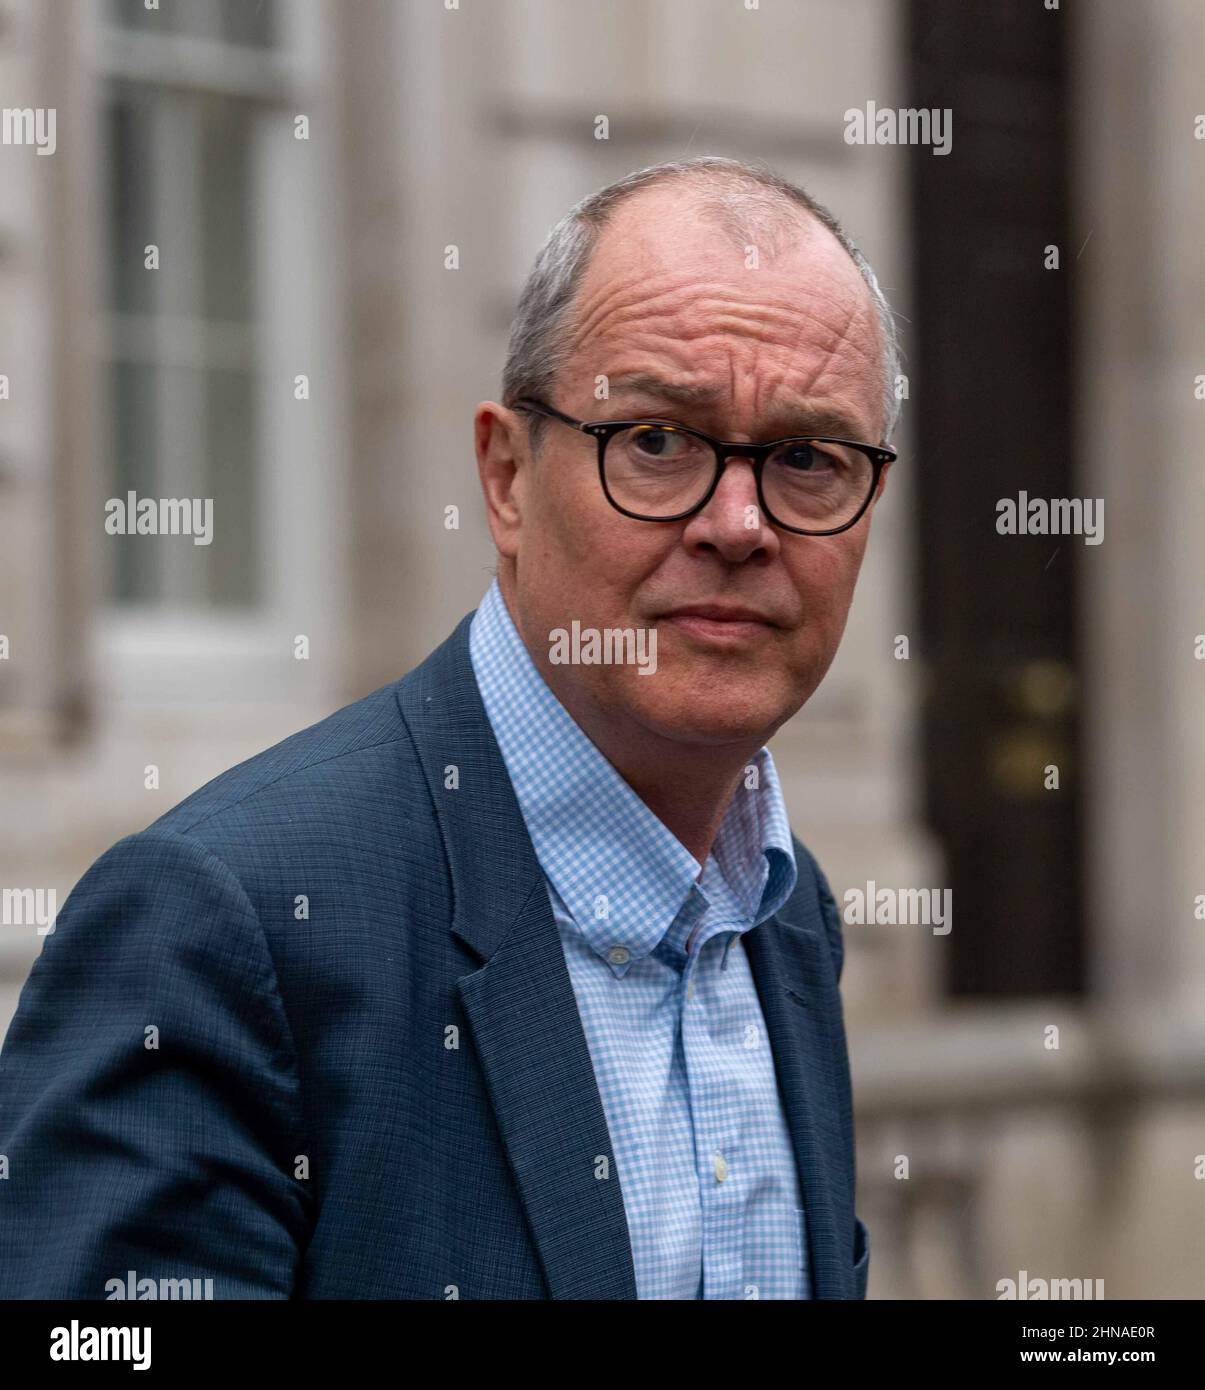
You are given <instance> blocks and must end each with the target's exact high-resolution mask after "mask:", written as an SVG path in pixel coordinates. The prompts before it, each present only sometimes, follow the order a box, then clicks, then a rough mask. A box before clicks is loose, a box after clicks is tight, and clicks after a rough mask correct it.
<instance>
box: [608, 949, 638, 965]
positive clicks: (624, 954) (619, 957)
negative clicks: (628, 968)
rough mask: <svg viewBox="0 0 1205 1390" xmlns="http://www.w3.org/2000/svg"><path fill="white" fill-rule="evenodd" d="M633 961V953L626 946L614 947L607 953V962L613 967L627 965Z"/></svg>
mask: <svg viewBox="0 0 1205 1390" xmlns="http://www.w3.org/2000/svg"><path fill="white" fill-rule="evenodd" d="M631 959H632V953H631V951H629V950H628V948H627V947H626V946H612V947H611V949H610V950H609V951H608V952H607V960H608V961H610V963H611V964H612V965H627V963H628V961H630V960H631Z"/></svg>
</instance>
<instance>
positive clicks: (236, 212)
mask: <svg viewBox="0 0 1205 1390" xmlns="http://www.w3.org/2000/svg"><path fill="white" fill-rule="evenodd" d="M251 121H252V111H251V108H250V106H249V105H248V103H246V102H241V101H228V100H222V99H220V98H216V97H215V98H210V99H208V100H206V101H204V102H203V103H202V108H201V135H200V147H201V149H200V159H201V170H200V174H201V207H202V209H203V210H204V211H203V219H204V220H203V223H202V225H201V227H200V228H199V229H198V232H199V237H200V242H201V257H202V276H203V289H202V295H203V304H202V310H201V311H202V313H203V314H204V315H205V317H206V318H207V319H229V320H235V321H240V322H241V321H244V320H250V319H251V318H252V317H253V314H252V303H251V297H252V296H251V269H250V260H251V257H250V252H251V247H250V239H249V224H250V219H251V206H250V190H249V187H248V180H247V150H248V148H249V146H250V144H251V139H252V127H251Z"/></svg>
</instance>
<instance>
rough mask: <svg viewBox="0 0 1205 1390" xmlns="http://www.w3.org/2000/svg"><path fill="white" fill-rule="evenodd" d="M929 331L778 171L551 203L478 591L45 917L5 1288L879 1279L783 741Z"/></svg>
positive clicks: (828, 948)
mask: <svg viewBox="0 0 1205 1390" xmlns="http://www.w3.org/2000/svg"><path fill="white" fill-rule="evenodd" d="M894 362H895V342H894V336H893V331H892V326H891V315H890V310H889V309H888V308H887V306H886V303H885V301H884V300H883V298H882V296H881V294H880V292H879V290H878V287H877V284H876V283H875V279H874V275H873V272H871V271H870V268H869V266H867V265H866V263H865V261H864V260H862V258H861V257H860V255H859V254H858V253H857V252H856V250H854V248H853V247H852V246H851V245H850V244H849V243H848V241H847V240H846V239H845V238H844V235H843V234H842V233H841V232H840V230H839V228H837V227H836V225H835V223H834V222H833V221H832V218H831V216H830V215H829V214H827V213H825V212H824V210H823V209H820V208H818V207H817V206H816V205H815V204H813V203H812V202H811V201H810V200H809V199H808V198H807V196H806V195H805V194H803V193H802V192H801V191H800V190H798V189H795V188H793V187H792V186H791V185H789V184H786V183H784V182H783V181H782V180H779V179H777V178H776V177H775V176H773V175H771V174H768V173H765V172H762V171H760V170H758V169H754V168H749V167H747V166H743V165H739V164H735V163H733V162H731V161H723V160H696V161H691V162H689V163H686V164H680V165H664V166H658V167H655V168H653V169H650V170H644V171H641V172H640V173H639V174H636V175H633V176H631V177H630V178H628V179H626V180H623V181H622V182H621V183H619V184H617V185H613V186H612V187H610V188H608V189H605V190H603V191H602V192H601V193H599V194H596V195H594V197H592V198H590V199H587V200H586V202H585V203H583V204H581V205H579V207H578V208H577V209H575V210H574V212H572V213H570V214H569V215H568V217H567V218H566V219H564V220H563V221H562V222H561V223H560V224H559V225H558V227H557V228H555V229H554V231H553V233H552V234H551V236H550V238H549V240H548V242H547V243H546V244H545V246H544V248H543V249H542V251H541V253H540V256H539V258H538V260H537V263H536V266H535V269H534V270H533V273H532V276H531V277H530V279H529V281H528V284H527V286H526V288H525V290H524V292H523V299H522V302H521V304H520V308H519V312H518V316H517V319H516V322H515V326H514V331H513V334H512V339H511V345H510V353H509V358H508V361H507V366H506V372H505V379H504V389H503V399H504V401H505V404H496V403H492V402H487V403H485V404H482V405H481V406H480V407H479V408H478V410H477V415H476V446H477V457H478V464H479V469H480V475H481V481H482V487H483V491H484V495H485V502H486V508H487V513H488V519H489V524H490V528H491V531H492V534H493V537H494V541H495V543H496V546H497V550H498V570H497V579H496V581H495V583H494V584H492V585H491V587H490V590H489V592H488V593H487V595H486V597H485V599H484V601H483V603H482V605H481V607H480V608H479V609H478V610H477V611H476V613H475V614H471V615H469V616H467V617H466V618H465V619H464V620H463V621H462V622H461V623H460V625H459V626H458V627H457V629H456V630H455V632H454V633H453V634H452V636H451V637H450V638H449V639H448V640H447V641H446V642H445V643H444V644H443V645H442V646H441V647H439V648H438V649H437V650H436V651H435V652H434V653H433V654H432V655H431V656H430V657H429V658H428V660H427V661H426V662H424V663H423V665H422V666H420V667H419V668H418V669H417V670H415V671H413V672H411V673H410V674H409V675H408V676H406V677H405V678H403V679H402V680H400V681H398V682H397V683H395V684H394V685H392V686H389V687H386V688H385V689H383V690H380V691H378V692H376V694H374V695H370V696H369V697H367V698H366V699H364V700H361V701H360V702H359V703H357V704H354V705H351V706H349V707H348V708H347V709H344V710H341V711H339V712H338V713H337V714H334V715H332V716H331V717H330V718H329V719H327V720H325V721H324V722H323V723H321V724H318V725H316V726H315V727H313V728H311V729H307V730H305V731H303V732H302V733H300V734H297V735H295V736H294V737H292V738H290V739H287V740H285V742H283V743H281V744H279V745H277V746H276V747H275V748H272V749H269V750H268V751H267V752H265V753H263V754H261V755H259V756H258V757H256V758H253V759H251V760H250V761H249V762H247V763H244V764H242V765H241V766H239V767H237V768H234V769H233V770H231V771H230V772H227V773H225V774H224V775H223V776H221V777H218V778H217V779H216V780H215V781H213V782H211V783H209V784H208V786H206V787H203V788H202V789H201V790H200V791H198V792H197V793H195V794H194V795H193V796H191V797H189V798H188V799H187V800H186V801H184V802H183V803H181V805H179V806H177V807H176V808H174V809H173V810H172V811H170V812H168V814H167V815H165V816H163V817H162V818H161V819H160V820H159V821H157V822H156V823H155V824H154V825H153V826H151V827H150V828H149V829H147V830H145V831H143V832H141V833H140V834H137V835H133V836H130V837H128V838H127V839H125V840H122V841H121V842H120V843H119V844H118V845H116V846H115V847H114V848H113V849H111V850H110V851H109V852H108V853H107V854H106V855H104V856H103V857H102V858H101V859H100V860H98V861H97V863H96V864H95V865H94V866H93V867H92V868H91V870H90V871H89V872H88V873H87V874H86V875H85V877H84V878H83V880H82V881H81V882H80V884H79V885H78V887H77V888H76V890H75V892H74V893H73V894H72V896H71V899H70V900H69V902H68V903H67V904H66V905H65V907H64V910H63V912H62V913H61V914H60V916H59V920H58V925H57V930H56V931H55V933H54V934H53V935H51V936H49V937H48V938H47V940H46V943H45V947H44V950H43V952H42V956H41V958H40V959H39V961H38V962H37V963H36V965H35V966H34V969H33V972H32V974H31V977H30V980H29V982H28V983H27V985H26V987H25V990H24V992H23V994H22V998H21V1004H20V1008H19V1010H18V1013H17V1016H16V1018H15V1020H14V1022H13V1024H12V1027H11V1029H10V1032H9V1036H8V1039H7V1042H6V1044H5V1048H4V1052H3V1055H2V1059H0V1061H2V1070H0V1152H3V1153H5V1154H6V1155H7V1156H8V1160H9V1178H8V1180H7V1181H6V1182H3V1183H0V1213H2V1214H0V1293H2V1294H3V1295H4V1296H6V1297H44V1296H50V1297H56V1296H76V1297H105V1296H106V1290H107V1288H110V1289H111V1288H113V1287H116V1285H115V1284H114V1283H113V1281H117V1283H118V1284H120V1286H121V1287H122V1288H125V1289H128V1288H130V1287H131V1286H132V1287H138V1286H139V1283H140V1281H142V1280H144V1279H148V1280H152V1281H157V1280H162V1279H177V1280H178V1279H196V1278H212V1279H213V1281H214V1284H213V1287H214V1295H215V1296H216V1297H218V1298H223V1297H226V1298H229V1297H240V1296H242V1297H246V1296H251V1297H287V1296H301V1297H364V1298H419V1299H448V1298H479V1299H501V1298H548V1297H551V1298H559V1299H586V1298H599V1299H630V1298H637V1297H639V1298H695V1297H703V1298H721V1299H739V1298H787V1299H793V1298H808V1297H817V1298H855V1297H857V1298H861V1297H864V1296H865V1289H866V1276H867V1267H868V1261H869V1244H868V1238H867V1233H866V1230H865V1227H864V1226H863V1225H862V1223H861V1222H860V1221H859V1220H858V1219H857V1218H856V1216H855V1213H854V1148H853V1134H852V1121H851V1105H850V1083H849V1068H848V1061H847V1057H846V1050H845V1038H844V1029H843V1022H842V1012H841V1001H840V996H839V993H838V982H839V979H840V973H841V966H842V955H843V951H842V940H841V928H840V922H839V919H838V915H837V912H836V908H835V905H834V902H833V899H832V895H831V893H830V892H829V889H828V885H827V883H826V882H825V880H824V877H823V875H822V874H821V872H820V870H819V869H818V868H817V866H816V864H815V861H814V860H813V859H812V857H811V856H810V854H809V853H808V852H807V850H805V849H804V847H803V846H802V845H801V844H800V843H799V842H798V841H797V840H795V839H794V838H793V836H792V835H791V832H790V830H789V827H788V824H787V818H786V813H785V809H784V806H783V802H782V797H781V793H780V791H779V786H778V781H777V777H776V775H775V771H774V765H773V762H772V760H771V758H770V755H769V752H768V751H767V750H766V749H765V747H764V744H765V741H766V740H767V739H768V738H769V737H770V736H771V735H772V734H773V733H774V732H775V730H777V729H778V728H779V726H780V725H781V724H782V723H783V722H784V721H785V720H786V719H788V718H789V717H790V716H791V715H792V714H794V713H795V711H796V710H798V709H799V708H800V706H801V705H803V704H804V702H805V701H806V700H807V699H808V697H809V696H810V695H811V694H812V692H813V691H814V690H815V689H816V687H817V685H818V684H819V683H820V681H821V680H822V679H823V677H824V675H825V673H826V671H827V670H828V667H829V664H830V663H831V661H832V659H833V656H834V653H835V652H836V649H837V645H838V643H839V641H840V638H841V634H842V631H843V628H844V625H845V620H846V615H847V612H848V609H849V604H850V601H851V598H852V594H853V588H854V583H855V580H856V577H857V574H858V569H859V565H860V563H861V559H862V554H863V551H864V549H865V546H866V542H867V536H868V532H869V526H870V517H871V513H872V510H873V506H874V504H875V502H876V501H877V498H878V496H879V494H880V492H881V490H882V488H883V485H884V481H885V478H886V472H887V467H888V465H889V464H890V461H891V459H892V458H893V457H894V455H893V454H892V453H891V451H890V450H889V449H887V448H886V447H885V444H884V441H885V440H886V439H887V438H888V437H889V433H890V429H891V426H892V424H893V406H892V393H891V391H890V389H889V387H890V383H891V382H892V380H893V378H894ZM598 422H602V423H598ZM583 426H584V427H583Z"/></svg>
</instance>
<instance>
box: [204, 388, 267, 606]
mask: <svg viewBox="0 0 1205 1390" xmlns="http://www.w3.org/2000/svg"><path fill="white" fill-rule="evenodd" d="M207 377H208V380H207V383H206V402H205V405H206V426H207V428H206V449H207V461H208V475H209V481H208V485H207V489H206V491H207V494H208V495H209V496H210V497H212V498H213V543H212V544H211V545H210V546H209V547H208V550H207V551H206V560H207V562H208V567H209V572H208V586H207V587H208V596H209V599H210V601H211V602H213V603H215V604H222V605H230V604H249V603H254V602H255V601H256V600H257V599H258V598H259V597H260V576H259V565H258V559H259V555H260V551H261V549H262V547H261V546H260V544H259V542H258V521H257V518H258V511H259V508H258V505H257V504H258V500H259V499H258V495H257V494H258V487H257V475H256V468H255V447H254V443H255V426H256V421H255V393H254V385H255V382H254V378H253V377H252V376H251V374H250V373H249V372H244V371H224V370H218V371H211V372H209V373H207Z"/></svg>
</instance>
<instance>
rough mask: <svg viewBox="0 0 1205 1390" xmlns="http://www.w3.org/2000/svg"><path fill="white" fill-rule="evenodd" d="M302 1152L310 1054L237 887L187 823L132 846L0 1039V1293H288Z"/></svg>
mask: <svg viewBox="0 0 1205 1390" xmlns="http://www.w3.org/2000/svg"><path fill="white" fill-rule="evenodd" d="M304 1153H305V1143H304V1138H303V1133H302V1125H301V1105H300V1083H299V1079H298V1067H297V1057H296V1052H295V1049H294V1046H293V1040H292V1037H291V1034H290V1030H289V1025H288V1021H287V1019H286V1017H285V1011H284V1007H283V1004H282V1001H281V997H280V991H279V988H278V985H277V979H276V972H275V969H274V967H273V963H272V959H271V956H270V954H269V951H268V946H267V942H266V939H265V937H264V933H263V930H262V927H261V925H260V923H259V920H258V918H257V916H256V913H255V911H254V909H253V907H252V904H251V902H250V901H249V899H248V897H247V895H246V893H245V892H244V891H243V888H242V886H241V885H240V883H239V882H238V880H237V878H236V877H235V876H234V874H233V873H232V872H231V870H230V869H229V868H228V867H227V865H226V864H225V863H224V862H223V861H222V860H221V859H219V858H218V857H217V856H216V855H214V854H212V853H211V852H210V851H209V850H208V849H206V848H205V846H203V845H202V844H200V843H199V842H198V841H196V840H195V839H193V838H192V837H189V836H186V835H181V834H177V833H175V832H172V831H166V830H158V829H154V828H152V829H150V830H146V831H143V832H141V833H140V834H138V835H133V836H130V837H128V838H127V839H124V840H122V841H120V842H119V843H118V844H116V845H114V846H113V848H112V849H110V850H109V851H108V853H106V854H105V855H103V856H102V857H101V858H100V859H98V860H97V861H96V863H95V864H94V865H93V866H92V868H91V869H89V870H88V872H87V874H85V876H84V877H83V879H81V880H80V883H79V884H78V886H77V887H76V889H75V891H74V892H73V893H72V894H71V896H70V897H69V898H68V900H67V902H66V903H65V904H64V906H63V909H62V911H61V912H60V913H59V916H58V920H57V922H56V924H55V929H54V931H53V932H51V933H50V934H48V935H47V936H46V938H45V941H44V943H43V948H42V953H41V955H40V957H39V958H38V960H37V961H36V962H35V963H34V967H33V970H32V972H31V974H30V976H29V979H28V981H27V982H26V984H25V987H24V989H23V991H22V993H21V999H20V1003H19V1005H18V1008H17V1013H16V1015H15V1017H14V1019H13V1022H12V1024H11V1026H10V1028H9V1032H8V1036H7V1039H6V1040H5V1044H4V1048H3V1052H0V1154H3V1155H5V1156H6V1157H7V1159H8V1178H7V1180H5V1181H0V1298H6V1299H21V1298H101V1299H103V1298H108V1297H115V1296H119V1295H117V1292H116V1290H115V1289H113V1288H111V1287H110V1288H107V1287H106V1286H107V1285H109V1284H110V1281H112V1280H120V1281H121V1284H122V1286H123V1288H124V1287H125V1286H126V1283H127V1277H128V1274H129V1272H131V1271H132V1272H133V1277H134V1279H135V1280H141V1279H145V1278H151V1279H154V1280H156V1281H158V1280H161V1279H172V1280H176V1279H198V1278H199V1279H206V1278H212V1280H213V1286H212V1297H214V1298H286V1297H288V1296H289V1295H290V1294H291V1292H292V1290H293V1285H294V1280H295V1276H296V1271H297V1268H298V1264H299V1261H300V1257H301V1253H302V1252H303V1250H304V1246H305V1240H306V1234H307V1230H308V1226H309V1211H308V1208H309V1204H310V1200H311V1199H310V1196H309V1192H308V1190H307V1189H308V1185H307V1183H306V1182H304V1181H301V1180H299V1179H298V1178H297V1177H295V1176H294V1173H295V1163H296V1160H297V1158H298V1156H299V1155H303V1154H304ZM302 1176H303V1177H304V1176H305V1175H304V1173H303V1174H302ZM203 1287H204V1286H202V1288H203Z"/></svg>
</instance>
